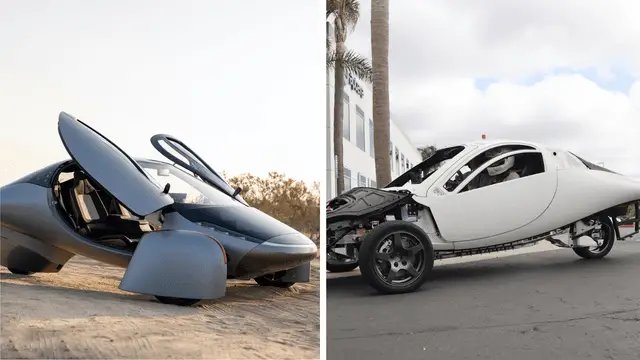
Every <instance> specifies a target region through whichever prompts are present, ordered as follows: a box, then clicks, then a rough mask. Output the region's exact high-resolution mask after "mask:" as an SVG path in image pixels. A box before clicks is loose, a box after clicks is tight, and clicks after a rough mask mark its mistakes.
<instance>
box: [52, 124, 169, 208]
mask: <svg viewBox="0 0 640 360" xmlns="http://www.w3.org/2000/svg"><path fill="white" fill-rule="evenodd" d="M58 134H59V135H60V139H61V140H62V143H63V144H64V147H65V148H66V149H67V152H68V153H69V155H70V156H71V158H73V160H75V161H76V162H77V163H78V165H79V166H80V167H81V168H82V169H83V170H84V171H85V172H86V174H87V176H88V177H89V178H91V179H92V180H94V181H95V182H96V183H98V184H99V185H100V186H102V187H103V188H104V189H105V191H106V192H108V193H109V194H110V195H111V196H113V197H115V198H116V199H117V200H118V201H119V202H120V203H122V204H123V205H124V206H125V207H126V208H127V209H128V210H129V211H131V212H132V213H134V214H135V215H138V216H146V215H149V214H151V213H153V212H156V211H158V210H160V209H162V208H164V207H166V206H168V205H171V204H173V199H172V198H171V196H169V195H167V194H166V193H165V192H164V191H163V188H162V187H161V185H160V184H158V183H157V182H155V181H154V180H153V178H152V177H151V176H150V175H149V174H147V173H146V172H145V171H144V170H143V169H142V168H141V167H140V165H138V163H137V162H135V160H133V159H132V158H131V157H129V155H127V154H126V153H125V152H124V151H122V149H120V148H119V147H118V146H117V145H116V144H114V143H113V142H111V141H110V140H109V139H107V138H106V137H104V136H103V135H102V134H100V133H99V132H97V131H96V130H94V129H92V128H91V127H90V126H88V125H87V124H85V123H83V122H82V121H80V120H78V119H76V118H75V117H73V116H72V115H69V114H67V113H65V112H61V113H60V116H59V117H58Z"/></svg>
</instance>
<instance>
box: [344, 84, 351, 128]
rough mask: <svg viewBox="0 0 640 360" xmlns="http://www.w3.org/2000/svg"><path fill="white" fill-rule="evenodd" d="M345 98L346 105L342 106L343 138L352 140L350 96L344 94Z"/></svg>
mask: <svg viewBox="0 0 640 360" xmlns="http://www.w3.org/2000/svg"><path fill="white" fill-rule="evenodd" d="M342 95H343V96H344V104H343V105H342V136H343V137H344V138H345V139H347V140H351V134H350V131H351V119H350V116H349V114H350V113H351V112H350V111H349V110H350V109H349V95H347V94H345V93H343V94H342Z"/></svg>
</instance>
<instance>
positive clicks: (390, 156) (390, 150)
mask: <svg viewBox="0 0 640 360" xmlns="http://www.w3.org/2000/svg"><path fill="white" fill-rule="evenodd" d="M389 162H390V164H389V166H390V168H389V169H390V170H391V171H393V143H392V142H391V141H389Z"/></svg>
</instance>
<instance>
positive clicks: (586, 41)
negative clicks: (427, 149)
mask: <svg viewBox="0 0 640 360" xmlns="http://www.w3.org/2000/svg"><path fill="white" fill-rule="evenodd" d="M360 3H361V12H360V20H359V22H358V26H357V27H356V30H355V31H354V32H353V33H351V34H350V35H349V38H348V40H347V46H348V47H350V48H351V49H353V50H356V51H358V52H360V53H361V54H363V55H366V56H368V57H370V56H371V51H370V49H371V44H370V41H371V40H370V19H371V16H370V14H371V1H370V0H361V1H360ZM638 14H640V2H638V1H636V0H563V1H557V0H536V1H513V0H484V1H478V0H403V1H391V5H390V19H389V23H390V25H389V26H390V30H389V33H390V35H389V36H390V43H389V62H390V102H391V114H392V119H393V120H394V121H395V122H396V123H397V124H398V125H399V126H400V127H401V128H402V129H403V131H404V132H405V133H406V134H407V136H408V137H409V138H410V140H411V141H412V142H413V143H414V144H415V145H416V146H423V145H436V146H438V147H443V146H446V145H453V144H457V143H463V142H466V141H469V140H479V139H480V138H481V136H482V134H487V137H489V138H494V139H518V140H529V141H534V142H539V143H542V144H547V145H549V146H553V147H560V148H564V149H567V150H570V151H573V152H574V153H576V154H578V155H579V156H581V157H583V158H586V159H588V160H590V161H592V162H603V163H604V165H605V167H607V168H610V169H611V170H614V171H617V172H620V173H623V174H625V175H628V176H632V177H635V178H638V179H640V41H638V39H640V21H638V16H637V15H638Z"/></svg>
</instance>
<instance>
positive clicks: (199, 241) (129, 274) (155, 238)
mask: <svg viewBox="0 0 640 360" xmlns="http://www.w3.org/2000/svg"><path fill="white" fill-rule="evenodd" d="M185 259H189V261H185ZM158 264H162V266H158ZM226 282H227V266H226V257H225V252H224V249H223V247H222V245H221V244H220V243H219V242H218V241H217V240H216V239H215V238H213V237H211V236H208V235H205V234H202V233H199V232H196V231H187V230H162V231H154V232H150V233H147V234H145V235H144V236H143V237H142V239H140V243H139V245H138V247H137V248H136V251H135V253H134V254H133V258H132V259H131V262H130V264H129V266H128V267H127V270H126V271H125V273H124V276H123V277H122V281H121V282H120V285H119V288H120V289H121V290H125V291H130V292H135V293H140V294H149V295H155V296H167V297H180V298H186V299H216V298H219V297H222V296H224V295H225V292H226V288H227V286H226Z"/></svg>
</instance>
